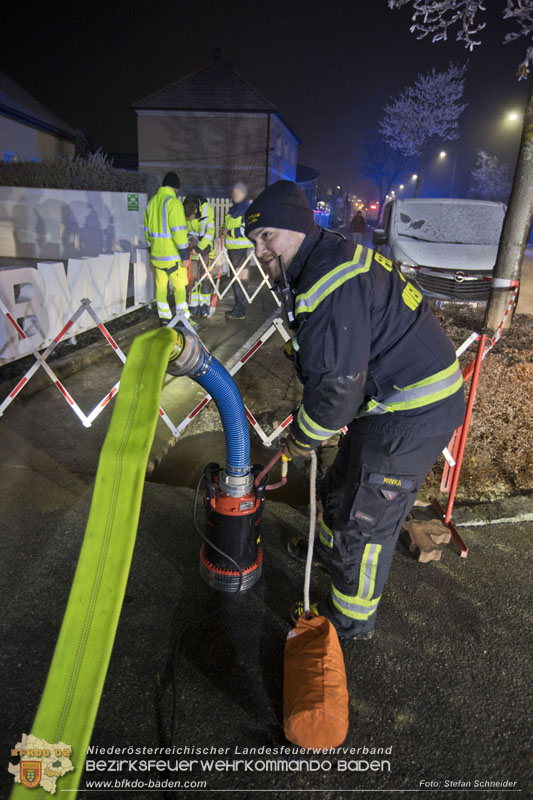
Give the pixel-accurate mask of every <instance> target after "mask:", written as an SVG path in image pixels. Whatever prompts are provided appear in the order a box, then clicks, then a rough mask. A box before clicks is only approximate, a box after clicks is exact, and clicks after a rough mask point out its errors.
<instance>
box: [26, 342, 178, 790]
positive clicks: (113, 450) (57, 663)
mask: <svg viewBox="0 0 533 800" xmlns="http://www.w3.org/2000/svg"><path fill="white" fill-rule="evenodd" d="M176 341H177V334H176V332H175V331H174V330H172V329H171V328H161V329H158V330H153V331H148V332H147V333H144V334H142V335H141V336H138V337H137V338H136V339H135V340H134V342H133V344H132V346H131V350H130V352H129V355H128V358H127V361H126V364H125V366H124V369H123V371H122V375H121V379H120V391H119V393H118V395H117V399H116V405H115V408H114V411H113V416H112V418H111V422H110V424H109V430H108V432H107V435H106V438H105V441H104V445H103V447H102V452H101V454H100V460H99V463H98V471H97V473H96V480H95V486H94V492H93V497H92V502H91V510H90V513H89V519H88V522H87V528H86V530H85V536H84V539H83V545H82V548H81V553H80V557H79V561H78V566H77V568H76V574H75V576H74V581H73V584H72V589H71V591H70V596H69V600H68V605H67V608H66V611H65V616H64V618H63V623H62V625H61V630H60V633H59V637H58V640H57V644H56V648H55V652H54V656H53V659H52V664H51V666H50V670H49V672H48V677H47V679H46V684H45V687H44V691H43V695H42V697H41V702H40V704H39V708H38V710H37V714H36V716H35V720H34V722H33V725H32V728H31V732H32V734H33V735H34V736H35V737H38V738H40V739H45V740H46V741H47V742H50V743H58V742H60V741H61V742H64V743H65V744H66V745H68V746H70V747H71V748H72V755H71V759H72V763H73V764H74V770H73V771H71V772H68V773H66V774H65V775H64V776H63V777H61V778H60V779H59V781H60V785H59V787H58V789H59V790H65V789H66V790H70V792H69V794H68V796H69V797H75V796H76V790H77V788H78V784H79V782H80V778H81V776H82V773H83V769H84V763H85V755H86V751H87V746H88V745H89V742H90V737H91V733H92V729H93V725H94V721H95V718H96V713H97V711H98V705H99V703H100V697H101V694H102V689H103V686H104V680H105V676H106V673H107V668H108V664H109V659H110V657H111V650H112V648H113V642H114V639H115V633H116V629H117V625H118V620H119V616H120V611H121V608H122V602H123V599H124V592H125V590H126V583H127V580H128V574H129V570H130V563H131V558H132V554H133V547H134V544H135V537H136V534H137V525H138V521H139V513H140V508H141V500H142V493H143V486H144V479H145V473H146V464H147V461H148V455H149V453H150V447H151V445H152V440H153V437H154V433H155V427H156V423H157V418H158V416H159V402H160V395H161V387H162V384H163V376H164V374H165V369H166V367H167V365H168V360H169V356H170V353H171V350H172V349H173V347H174V345H175V344H176ZM48 796H49V795H48V793H47V792H45V791H44V790H43V789H42V787H39V788H38V789H27V788H25V787H24V786H22V785H21V784H20V783H16V784H15V787H14V789H13V791H12V794H11V800H24V799H25V798H30V797H31V798H33V800H37V798H39V800H44V798H47V797H48Z"/></svg>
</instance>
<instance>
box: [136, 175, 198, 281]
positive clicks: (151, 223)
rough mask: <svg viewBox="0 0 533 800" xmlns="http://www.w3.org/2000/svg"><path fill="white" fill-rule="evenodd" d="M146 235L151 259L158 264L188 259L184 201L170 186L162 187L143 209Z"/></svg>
mask: <svg viewBox="0 0 533 800" xmlns="http://www.w3.org/2000/svg"><path fill="white" fill-rule="evenodd" d="M144 235H145V238H146V244H147V245H148V247H149V248H150V258H151V260H152V262H153V263H154V264H155V265H156V266H157V265H158V264H159V263H161V264H162V263H163V262H165V263H169V262H170V263H172V262H174V263H175V262H176V261H187V260H188V258H189V244H188V240H187V224H186V220H185V212H184V211H183V205H182V204H181V201H180V200H178V199H177V197H176V192H175V191H174V189H172V188H171V187H170V186H161V188H160V189H159V190H158V192H157V194H155V195H154V197H152V199H151V200H150V202H149V203H148V205H147V206H146V209H145V211H144Z"/></svg>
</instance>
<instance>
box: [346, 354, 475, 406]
mask: <svg viewBox="0 0 533 800" xmlns="http://www.w3.org/2000/svg"><path fill="white" fill-rule="evenodd" d="M462 385H463V375H462V372H461V368H460V367H459V362H458V361H457V359H455V361H454V362H453V364H451V365H450V366H449V367H447V368H446V369H442V370H441V371H440V372H436V373H435V374H434V375H430V376H429V378H424V379H423V380H421V381H418V383H413V384H411V385H410V386H404V387H403V388H399V387H398V391H397V392H394V394H391V395H389V396H388V397H386V398H385V399H384V400H382V401H381V402H378V401H377V400H370V401H369V402H368V403H367V404H366V406H365V407H364V408H363V411H362V413H361V416H366V415H367V414H387V413H388V412H392V411H408V410H410V409H413V408H421V407H422V406H428V405H430V404H431V403H438V402H439V400H444V398H445V397H450V395H452V394H455V392H457V390H458V389H460V388H461V386H462Z"/></svg>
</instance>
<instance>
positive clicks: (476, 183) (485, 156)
mask: <svg viewBox="0 0 533 800" xmlns="http://www.w3.org/2000/svg"><path fill="white" fill-rule="evenodd" d="M471 175H472V196H473V197H480V198H482V199H483V200H500V201H501V202H504V203H505V202H507V199H508V197H509V192H510V191H511V167H510V166H509V164H500V160H499V158H498V156H492V155H490V153H486V152H485V151H484V150H478V151H477V161H476V166H475V167H474V169H473V170H472V172H471Z"/></svg>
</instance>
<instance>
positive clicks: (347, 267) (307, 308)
mask: <svg viewBox="0 0 533 800" xmlns="http://www.w3.org/2000/svg"><path fill="white" fill-rule="evenodd" d="M362 250H363V248H362V247H361V245H360V244H359V245H357V248H356V250H355V253H354V257H353V259H352V261H347V262H346V263H344V264H339V266H338V267H335V269H332V270H331V272H328V273H327V274H326V275H324V277H323V278H321V279H320V280H319V281H317V282H316V283H315V284H314V285H313V286H311V288H310V289H309V290H308V291H307V292H305V293H304V294H299V295H298V296H297V298H296V307H295V313H296V315H298V314H303V313H307V314H310V313H311V312H312V311H314V310H315V309H316V308H317V306H319V305H320V303H321V302H322V300H324V299H325V298H326V297H327V296H328V295H330V294H331V293H332V292H334V291H335V289H338V288H339V286H342V284H343V283H345V282H346V281H349V280H350V279H351V278H355V276H356V275H360V274H361V273H362V272H368V270H369V269H370V267H371V265H372V256H373V251H372V250H368V251H367V254H366V258H365V260H364V263H363V264H359V260H360V258H361V252H362Z"/></svg>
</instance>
